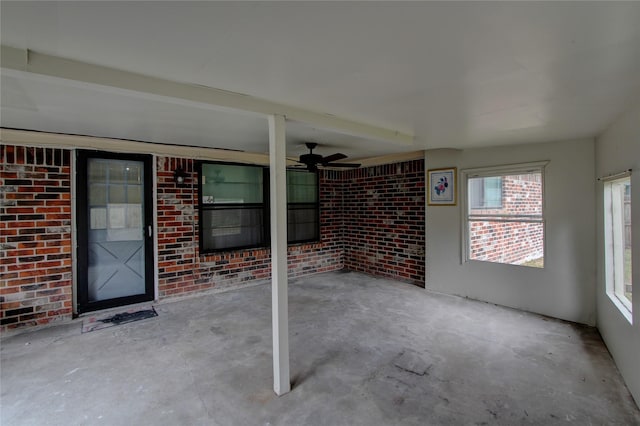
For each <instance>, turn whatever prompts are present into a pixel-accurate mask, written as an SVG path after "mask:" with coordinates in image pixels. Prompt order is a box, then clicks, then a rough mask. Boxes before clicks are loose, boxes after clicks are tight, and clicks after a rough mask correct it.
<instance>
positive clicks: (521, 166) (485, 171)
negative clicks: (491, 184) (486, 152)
mask: <svg viewBox="0 0 640 426" xmlns="http://www.w3.org/2000/svg"><path fill="white" fill-rule="evenodd" d="M547 164H549V160H545V161H534V162H527V163H517V164H505V165H500V166H489V167H477V168H473V169H462V170H460V172H461V173H462V174H463V175H466V177H467V178H470V177H482V176H499V175H512V174H516V173H527V172H537V171H539V170H540V169H544V167H545V166H546V165H547Z"/></svg>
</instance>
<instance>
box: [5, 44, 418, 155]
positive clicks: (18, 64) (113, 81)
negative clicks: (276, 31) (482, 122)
mask: <svg viewBox="0 0 640 426" xmlns="http://www.w3.org/2000/svg"><path fill="white" fill-rule="evenodd" d="M1 56H2V63H1V64H0V66H1V67H2V68H5V69H11V70H16V71H23V72H29V73H33V74H37V75H42V76H48V77H56V78H62V79H66V80H72V81H76V82H82V83H86V84H95V85H99V86H106V87H110V88H114V89H119V90H125V91H131V92H137V93H142V94H147V95H152V96H158V97H162V98H168V100H169V101H171V100H172V99H173V100H174V101H176V100H179V101H186V102H193V103H197V104H200V105H208V106H209V107H213V108H214V109H215V108H218V109H225V110H226V109H230V110H235V111H241V112H242V111H243V112H249V113H255V114H259V115H264V116H265V117H268V116H270V115H281V116H284V117H286V119H287V120H293V121H299V122H303V123H307V124H310V125H313V126H314V127H318V128H321V129H326V130H331V131H335V132H338V133H344V134H347V135H353V136H360V137H364V138H369V139H375V140H380V141H387V142H392V143H395V144H401V145H411V144H413V139H414V138H413V135H411V134H408V133H403V132H400V131H397V130H391V129H387V128H383V127H379V126H374V125H370V124H365V123H360V122H357V121H353V120H349V119H345V118H340V117H336V116H335V115H331V114H327V113H320V112H315V111H310V110H306V109H303V108H296V107H293V106H289V105H284V104H280V103H277V102H271V101H268V100H265V99H260V98H256V97H253V96H249V95H244V94H241V93H235V92H229V91H226V90H221V89H215V88H212V87H206V86H200V85H196V84H189V83H180V82H175V81H170V80H165V79H161V78H156V77H151V76H148V75H143V74H138V73H133V72H129V71H123V70H119V69H115V68H110V67H106V66H102V65H94V64H89V63H86V62H81V61H76V60H72V59H65V58H61V57H58V56H52V55H47V54H44V53H38V52H35V51H33V50H28V49H18V48H14V47H10V46H5V45H2V51H1Z"/></svg>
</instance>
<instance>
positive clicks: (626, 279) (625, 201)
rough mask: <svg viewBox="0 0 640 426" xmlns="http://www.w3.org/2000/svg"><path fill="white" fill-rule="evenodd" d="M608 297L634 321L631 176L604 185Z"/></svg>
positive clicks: (609, 181)
mask: <svg viewBox="0 0 640 426" xmlns="http://www.w3.org/2000/svg"><path fill="white" fill-rule="evenodd" d="M604 220H605V223H604V233H605V235H604V236H605V263H606V265H605V270H606V285H607V294H608V295H609V297H610V298H611V299H612V300H613V301H614V302H616V303H615V304H616V305H617V306H618V308H619V309H620V310H621V311H622V312H623V313H624V314H626V315H625V316H626V317H627V319H628V320H629V321H631V315H630V314H631V312H632V294H631V176H629V175H627V176H624V177H622V178H619V179H614V180H608V181H605V183H604Z"/></svg>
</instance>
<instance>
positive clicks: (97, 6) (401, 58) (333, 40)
mask: <svg viewBox="0 0 640 426" xmlns="http://www.w3.org/2000/svg"><path fill="white" fill-rule="evenodd" d="M0 7H1V29H0V35H1V39H2V44H3V45H6V46H11V47H16V48H21V49H31V50H34V51H37V52H41V53H46V54H49V55H55V56H59V57H64V58H69V59H75V60H79V61H83V62H87V63H92V64H98V65H103V66H109V67H113V68H117V69H122V70H126V71H132V72H137V73H141V74H145V75H148V76H154V77H160V78H164V79H167V80H172V81H177V82H185V83H194V84H199V85H204V86H208V87H215V88H220V89H225V90H229V91H234V92H239V93H244V94H248V95H251V96H254V97H258V98H263V99H267V100H270V101H275V102H279V103H283V104H287V105H291V106H295V107H301V108H306V109H309V110H313V111H318V112H327V113H331V114H334V115H337V116H340V117H344V118H347V119H352V120H357V121H361V122H364V123H369V124H373V125H376V126H382V127H386V128H389V129H392V130H398V131H401V132H407V133H412V134H414V135H415V143H414V144H413V145H411V146H403V145H394V144H390V143H385V142H383V141H374V140H365V139H363V138H358V137H354V136H346V135H340V134H337V133H331V132H328V131H325V130H319V129H314V128H313V127H311V126H307V125H304V124H301V123H290V125H289V126H288V151H289V154H294V155H297V154H300V153H302V152H303V151H304V148H303V147H302V142H303V141H304V140H313V141H316V142H319V143H320V144H326V145H330V146H326V147H324V148H322V149H320V153H324V154H328V153H331V152H335V151H337V150H339V151H342V152H344V153H345V154H347V155H350V156H352V157H355V158H359V157H369V156H372V155H381V154H387V153H395V152H408V151H415V150H418V149H426V148H443V147H454V148H467V147H476V146H488V145H502V144H510V143H523V142H542V141H554V140H565V139H572V138H580V137H594V136H597V135H598V134H600V133H601V132H602V131H603V130H604V129H605V128H606V127H607V126H608V125H609V124H610V123H611V122H612V121H613V120H614V119H615V118H616V117H617V116H618V115H620V114H621V113H622V112H623V111H625V109H627V108H629V107H630V106H631V104H633V103H635V102H638V100H640V2H631V3H612V2H601V3H598V2H595V3H593V2H559V3H553V2H540V3H538V2H535V3H529V2H513V3H500V2H498V3H493V2H491V3H485V2H470V3H466V2H447V3H440V2H409V3H404V2H402V3H401V2H369V3H350V2H321V3H315V2H296V3H292V2H287V3H276V2H258V3H249V2H234V3H221V2H199V3H191V2H157V3H156V2H105V3H103V2H84V3H80V2H42V3H39V2H17V3H14V2H10V1H2V2H1V3H0ZM1 88H2V99H1V101H2V117H1V125H2V126H3V127H14V128H26V129H35V130H43V131H53V132H62V133H74V134H87V135H94V136H103V137H113V138H122V139H134V140H145V141H150V142H162V143H174V144H186V145H196V146H210V147H219V148H231V149H241V150H247V151H253V152H265V151H266V150H267V138H268V134H267V125H266V120H264V118H262V117H260V116H256V115H251V114H236V113H230V112H221V111H218V110H214V109H212V108H206V107H205V106H197V105H189V104H185V103H184V102H177V101H176V102H172V101H171V100H166V99H154V98H151V97H149V96H142V95H139V94H136V93H123V92H122V91H116V90H112V89H109V88H107V87H98V86H91V85H88V84H85V83H79V82H74V81H68V80H60V79H54V78H51V77H37V76H34V75H29V74H26V73H21V72H17V71H8V70H6V69H2V79H1ZM323 150H324V152H323Z"/></svg>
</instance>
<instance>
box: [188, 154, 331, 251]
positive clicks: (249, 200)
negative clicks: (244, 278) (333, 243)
mask: <svg viewBox="0 0 640 426" xmlns="http://www.w3.org/2000/svg"><path fill="white" fill-rule="evenodd" d="M199 177H200V179H199V182H200V191H199V194H200V251H201V253H207V252H215V251H222V250H234V249H243V248H252V247H266V246H268V245H269V242H270V241H269V231H270V229H269V202H268V201H269V169H268V168H266V167H261V166H251V165H240V164H229V163H204V162H203V163H200V169H199ZM287 210H288V211H287V222H288V226H287V227H288V242H289V243H300V242H310V241H317V240H319V238H320V225H319V203H318V176H317V174H316V173H311V172H307V171H299V170H287Z"/></svg>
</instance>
